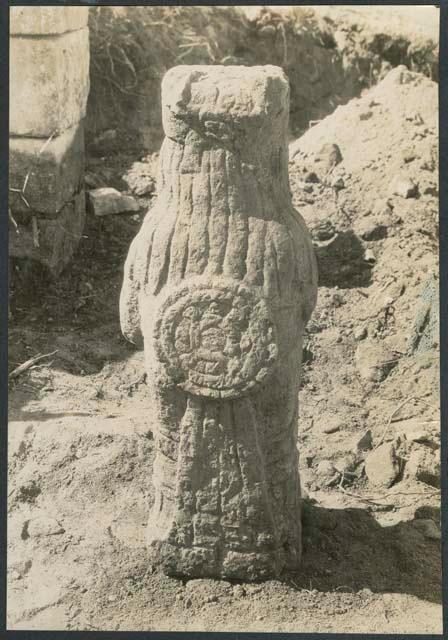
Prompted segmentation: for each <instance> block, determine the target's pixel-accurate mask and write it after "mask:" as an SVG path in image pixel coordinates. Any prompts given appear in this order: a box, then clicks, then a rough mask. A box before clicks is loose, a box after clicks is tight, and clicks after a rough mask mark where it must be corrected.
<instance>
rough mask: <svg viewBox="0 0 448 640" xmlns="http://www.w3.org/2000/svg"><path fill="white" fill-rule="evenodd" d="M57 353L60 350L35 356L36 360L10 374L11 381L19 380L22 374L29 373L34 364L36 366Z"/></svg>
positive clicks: (29, 361)
mask: <svg viewBox="0 0 448 640" xmlns="http://www.w3.org/2000/svg"><path fill="white" fill-rule="evenodd" d="M57 352H58V349H56V350H55V351H52V352H51V353H44V354H42V355H38V356H34V358H30V359H29V360H27V361H26V362H24V363H23V364H21V365H19V366H18V367H16V368H15V369H13V371H11V373H10V374H9V379H10V380H12V379H14V378H17V377H18V376H20V375H21V374H22V373H24V372H25V371H27V370H28V369H29V368H30V367H32V366H33V365H34V364H36V362H39V360H42V359H43V358H49V357H50V356H54V354H55V353H57Z"/></svg>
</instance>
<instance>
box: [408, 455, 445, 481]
mask: <svg viewBox="0 0 448 640" xmlns="http://www.w3.org/2000/svg"><path fill="white" fill-rule="evenodd" d="M405 475H406V477H408V478H413V479H415V480H419V481H420V482H424V483H425V484H429V485H430V486H432V487H436V488H439V487H440V455H439V454H438V453H435V452H434V451H433V450H432V449H430V448H429V447H426V446H425V445H415V448H413V449H412V451H411V453H410V455H409V458H408V460H407V462H406V467H405Z"/></svg>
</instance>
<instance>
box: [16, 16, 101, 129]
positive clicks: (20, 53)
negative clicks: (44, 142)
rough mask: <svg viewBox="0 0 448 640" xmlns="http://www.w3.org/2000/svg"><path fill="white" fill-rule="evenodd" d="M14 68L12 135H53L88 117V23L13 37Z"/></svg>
mask: <svg viewBox="0 0 448 640" xmlns="http://www.w3.org/2000/svg"><path fill="white" fill-rule="evenodd" d="M30 8H31V7H26V9H28V10H29V9H30ZM46 8H47V9H49V8H50V7H46ZM10 68H11V73H10V75H9V101H10V103H9V104H10V108H9V114H10V116H9V133H10V135H15V136H30V137H35V138H49V137H50V136H56V135H58V134H60V133H61V132H63V131H65V130H66V129H68V128H70V127H73V126H75V125H76V123H78V122H79V121H80V120H82V119H83V118H84V116H85V114H86V105H87V97H88V95H89V87H90V84H89V30H88V29H87V28H84V29H79V30H78V31H72V32H70V33H64V34H62V35H60V36H54V37H44V38H30V37H19V36H17V37H12V38H11V39H10Z"/></svg>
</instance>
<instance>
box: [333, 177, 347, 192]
mask: <svg viewBox="0 0 448 640" xmlns="http://www.w3.org/2000/svg"><path fill="white" fill-rule="evenodd" d="M330 185H331V186H332V187H333V189H335V190H336V191H340V190H341V189H345V182H344V178H342V176H337V175H336V176H333V178H332V179H331V182H330Z"/></svg>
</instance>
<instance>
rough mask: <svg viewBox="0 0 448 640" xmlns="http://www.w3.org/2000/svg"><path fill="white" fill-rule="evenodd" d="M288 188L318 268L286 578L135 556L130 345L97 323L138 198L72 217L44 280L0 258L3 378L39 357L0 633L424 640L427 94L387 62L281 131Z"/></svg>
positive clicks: (428, 543) (25, 386) (142, 486)
mask: <svg viewBox="0 0 448 640" xmlns="http://www.w3.org/2000/svg"><path fill="white" fill-rule="evenodd" d="M331 145H337V147H338V150H339V154H340V155H339V154H338V153H337V151H336V150H335V147H334V146H331ZM141 160H143V161H145V162H147V163H148V164H149V165H150V166H152V167H153V166H154V160H155V158H154V156H151V157H149V158H146V159H145V158H144V157H143V158H142V157H141V156H138V155H136V154H135V152H129V153H123V152H122V153H117V152H114V153H111V154H110V155H107V153H106V152H103V153H101V154H98V155H96V156H93V155H92V156H91V157H90V158H89V166H88V171H89V174H90V179H92V176H95V179H96V180H97V182H98V184H104V185H105V186H113V187H116V188H119V189H121V190H122V191H126V184H125V182H124V181H123V179H122V176H123V174H124V173H125V172H126V171H127V170H128V169H129V168H130V167H131V166H132V164H133V163H134V162H135V161H141ZM290 178H291V190H292V195H293V199H294V203H295V206H296V208H297V209H298V210H299V211H300V212H301V213H302V215H303V216H304V217H305V219H306V221H307V223H308V225H309V227H310V229H311V232H312V236H313V241H314V243H315V248H316V253H317V255H318V260H319V268H320V290H319V300H318V305H317V308H316V310H315V312H314V314H313V317H312V320H311V322H310V324H309V326H308V329H307V335H306V350H305V363H304V375H303V381H302V387H301V390H300V393H299V404H300V418H299V425H298V432H299V437H298V449H299V452H300V467H301V478H302V485H303V494H304V496H305V500H304V516H303V518H304V555H303V564H302V568H301V570H300V571H299V572H298V573H296V574H292V573H291V574H286V575H284V576H283V577H282V579H280V580H275V581H269V582H265V583H257V584H254V583H252V584H249V583H230V582H224V581H213V580H191V581H187V580H184V581H182V580H177V579H172V578H167V577H165V576H163V575H161V574H160V573H159V572H158V570H157V569H156V568H154V567H152V566H151V565H150V564H148V560H147V554H146V550H145V542H144V534H145V527H146V524H147V517H148V511H149V507H150V505H151V501H152V489H151V473H152V460H153V435H152V433H151V432H150V431H149V430H148V427H147V424H146V414H147V411H148V403H147V397H146V394H147V391H146V384H145V376H144V367H143V354H142V352H140V351H136V350H135V348H134V347H133V346H132V345H130V344H128V343H127V342H126V341H125V340H124V338H123V337H122V335H121V332H120V327H119V320H118V296H119V290H120V287H121V279H122V269H123V262H124V259H125V256H126V253H127V250H128V247H129V243H130V241H131V239H132V237H133V236H134V235H135V233H136V232H137V230H138V228H139V226H140V224H141V220H142V218H143V215H144V212H145V210H146V209H147V207H148V206H150V203H151V198H152V195H151V196H149V195H147V196H143V197H138V201H139V203H140V204H141V213H140V214H136V215H132V216H130V215H113V216H108V217H104V218H101V219H99V218H95V217H94V216H93V215H89V216H88V222H87V227H86V229H85V233H84V237H83V239H82V241H81V244H80V246H79V250H78V253H77V255H76V256H75V259H74V260H73V263H72V264H71V266H70V268H68V269H67V270H66V271H65V272H64V274H63V275H62V276H61V277H60V278H59V279H58V280H57V281H52V280H50V279H48V276H46V274H44V273H41V272H39V270H38V269H37V268H36V265H34V264H29V263H28V264H26V263H23V262H16V263H14V265H13V270H12V275H11V316H12V317H11V319H10V331H9V337H10V356H9V357H10V368H11V370H12V369H14V368H15V367H16V366H17V365H19V364H21V363H23V362H25V361H26V360H28V359H29V358H30V357H32V356H35V355H37V354H47V353H52V352H54V351H56V353H54V354H53V355H51V356H49V357H48V358H47V359H43V360H41V361H39V362H38V363H37V365H35V366H34V367H33V368H30V369H28V370H27V371H26V372H25V373H22V374H21V375H19V376H17V377H16V378H14V379H11V385H10V395H9V416H10V421H9V485H8V492H9V521H8V549H9V551H8V628H10V629H68V630H75V629H77V630H92V629H94V630H96V629H101V630H179V631H181V630H201V631H211V630H215V631H284V632H287V631H289V632H298V631H301V632H306V631H309V632H352V633H353V632H357V633H361V632H365V633H367V632H377V633H411V632H412V633H441V624H442V622H441V618H442V609H441V562H440V553H441V552H440V539H437V538H440V530H439V516H440V510H439V506H440V496H439V490H438V487H437V485H438V481H437V477H438V468H437V461H438V458H439V455H440V453H439V452H440V426H439V413H438V405H439V390H438V375H439V371H438V345H437V334H438V330H437V314H436V312H435V311H434V309H436V307H437V293H433V294H431V291H433V292H437V289H438V280H437V253H438V202H437V196H438V193H437V85H436V84H435V83H434V82H433V81H431V80H430V79H428V78H425V77H424V76H423V75H420V74H415V73H410V72H408V71H407V70H406V69H404V68H402V67H400V68H397V69H394V70H393V71H392V72H391V73H390V74H389V75H388V76H387V77H386V78H385V80H384V81H383V82H381V83H380V84H379V85H378V86H376V87H374V88H373V89H372V90H370V91H369V92H367V93H365V94H364V95H362V96H361V97H360V98H358V99H355V100H352V101H351V102H349V103H348V104H347V105H346V106H343V107H339V108H338V109H336V111H335V112H334V113H333V114H332V115H330V116H329V117H327V118H326V119H325V120H323V121H322V122H320V123H318V124H316V125H315V126H313V127H311V128H310V129H309V130H308V131H307V132H306V133H305V134H304V135H303V136H301V137H300V138H299V139H298V140H297V141H295V142H293V143H292V145H291V147H290ZM397 185H398V186H397ZM395 191H396V192H400V193H405V194H406V195H408V194H409V193H410V194H411V195H410V196H409V197H403V195H396V194H395V193H394V192H395ZM149 215H150V214H149ZM428 283H429V285H428ZM431 283H433V285H432V284H431ZM428 286H429V288H428ZM431 286H432V288H431ZM428 291H429V294H428ZM425 292H426V293H425ZM370 370H372V375H370V373H369V372H370ZM368 431H370V435H369V434H368V433H367V432H368ZM416 431H418V434H417V435H415V434H416ZM361 438H363V439H364V444H363V445H362V446H358V443H359V441H360V439H361ZM369 441H370V442H369ZM366 442H367V444H365V443H366ZM382 442H385V443H388V444H389V445H392V446H393V447H394V450H395V451H396V456H397V460H398V463H397V464H399V467H400V470H399V473H398V474H397V475H396V477H395V478H394V480H393V483H392V485H391V486H389V487H386V486H384V485H373V484H372V479H371V478H369V477H368V476H367V475H366V466H367V465H366V464H365V460H366V459H367V458H368V456H369V455H371V453H372V450H373V448H375V447H377V445H379V444H381V443H382ZM416 453H417V454H418V455H420V454H421V455H423V454H424V456H426V458H427V459H429V460H430V463H428V465H427V466H428V468H427V469H426V475H425V474H423V475H422V474H421V473H420V474H418V473H417V472H416V469H415V468H414V467H413V466H412V464H411V462H412V460H413V459H414V458H415V455H416ZM426 458H425V459H426ZM431 465H432V466H431ZM422 523H423V524H422ZM431 523H432V527H431V526H430V525H431Z"/></svg>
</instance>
